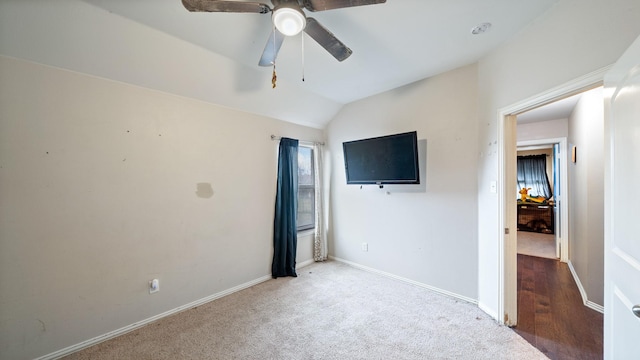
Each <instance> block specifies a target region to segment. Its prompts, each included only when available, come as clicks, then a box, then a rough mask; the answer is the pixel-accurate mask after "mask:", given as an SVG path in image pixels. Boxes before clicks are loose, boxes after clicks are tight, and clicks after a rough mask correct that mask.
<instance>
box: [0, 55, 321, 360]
mask: <svg viewBox="0 0 640 360" xmlns="http://www.w3.org/2000/svg"><path fill="white" fill-rule="evenodd" d="M271 134H276V135H282V136H289V137H297V138H301V139H307V140H322V137H323V134H322V132H321V131H320V130H317V129H312V128H307V127H303V126H299V125H293V124H290V123H285V122H282V121H278V120H274V119H270V118H265V117H261V116H257V115H251V114H247V113H243V112H238V111H234V110H229V109H226V108H222V107H219V106H215V105H211V104H208V103H204V102H201V101H197V100H191V99H186V98H182V97H178V96H174V95H168V94H164V93H160V92H157V91H152V90H147V89H144V88H139V87H136V86H131V85H126V84H122V83H118V82H113V81H109V80H104V79H100V78H95V77H90V76H86V75H81V74H77V73H72V72H68V71H65V70H60V69H56V68H51V67H47V66H43V65H38V64H34V63H30V62H26V61H22V60H16V59H10V58H6V57H1V56H0V199H2V200H1V201H0V358H2V359H31V358H34V357H37V356H41V355H45V354H48V353H51V352H54V351H56V350H60V349H63V348H65V347H68V346H72V345H75V344H78V343H80V342H82V341H84V340H87V339H90V338H93V337H96V336H99V335H102V334H105V333H107V332H109V331H113V330H116V329H119V328H122V327H124V326H127V325H130V324H133V323H135V322H137V321H141V320H144V319H147V318H149V317H152V316H155V315H158V314H161V313H163V312H165V311H168V310H171V309H174V308H176V307H179V306H182V305H185V304H188V303H190V302H193V301H196V300H198V299H201V298H204V297H207V296H209V295H212V294H216V293H219V292H222V291H225V290H227V289H230V288H233V287H235V286H238V285H241V284H244V283H247V282H250V281H253V280H256V279H259V278H262V277H265V276H266V277H267V278H268V276H269V274H270V265H271V259H272V237H271V234H272V223H273V206H274V199H275V178H276V164H277V159H276V156H277V146H278V144H277V142H275V141H272V140H271V139H270V135H271ZM199 183H206V184H210V185H211V189H212V190H213V194H212V196H211V197H202V196H204V195H206V194H202V193H201V196H198V195H197V194H196V191H197V184H199ZM204 187H205V188H206V185H205V186H204ZM205 190H206V189H205ZM205 192H206V191H205ZM305 241H306V242H309V243H308V244H307V243H305ZM310 241H311V239H309V237H308V236H307V237H306V238H304V237H303V238H301V239H300V242H301V243H302V245H301V247H300V248H301V251H300V252H299V257H298V261H299V262H302V261H306V260H310V259H311V258H312V256H311V253H310V249H311V245H310ZM152 278H159V279H160V292H158V293H156V294H153V295H150V294H149V293H148V291H147V282H148V281H149V280H150V279H152Z"/></svg>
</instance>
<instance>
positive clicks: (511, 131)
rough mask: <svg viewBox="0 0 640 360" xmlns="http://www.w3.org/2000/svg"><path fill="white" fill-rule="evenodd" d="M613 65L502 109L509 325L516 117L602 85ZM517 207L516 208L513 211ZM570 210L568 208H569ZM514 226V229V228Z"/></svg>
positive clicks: (501, 202)
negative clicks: (512, 184)
mask: <svg viewBox="0 0 640 360" xmlns="http://www.w3.org/2000/svg"><path fill="white" fill-rule="evenodd" d="M611 67H612V65H609V66H606V67H603V68H601V69H598V70H596V71H593V72H591V73H589V74H586V75H584V76H581V77H579V78H576V79H574V80H571V81H568V82H566V83H564V84H562V85H560V86H557V87H554V88H552V89H550V90H547V91H545V92H542V93H540V94H537V95H534V96H532V97H530V98H528V99H524V100H522V101H519V102H516V103H514V104H511V105H509V106H506V107H503V108H500V109H498V114H497V116H498V119H497V120H498V122H497V124H498V129H497V130H498V179H499V181H498V224H497V225H498V234H503V235H502V236H499V237H498V252H499V254H498V262H499V264H498V269H499V272H500V273H499V275H498V276H499V284H498V285H499V296H498V314H502V316H503V317H502V319H503V322H504V324H505V325H507V326H516V325H517V323H518V297H517V292H518V289H517V276H516V274H517V272H518V264H517V247H516V243H515V239H516V238H517V234H516V228H515V224H516V223H517V219H516V216H517V215H516V211H515V208H516V200H517V199H516V197H515V196H513V194H514V193H515V192H513V191H511V190H512V188H513V186H509V185H508V184H511V183H515V174H514V173H513V172H512V171H511V169H512V168H513V165H512V164H511V162H513V161H514V159H515V157H516V155H515V153H516V151H517V150H516V146H515V144H516V132H515V124H514V123H512V122H513V121H515V120H513V119H514V118H515V116H517V115H518V114H522V113H524V112H526V111H529V110H533V109H535V108H538V107H541V106H544V105H547V104H549V103H552V102H554V101H558V100H562V99H564V98H566V97H569V96H573V95H576V94H578V93H581V92H584V91H587V90H590V89H593V88H596V87H598V86H602V85H603V83H604V76H605V74H606V73H607V72H608V71H609V70H610V69H611ZM511 210H513V211H511ZM565 212H566V211H565ZM605 216H606V215H605ZM512 229H513V231H511V230H512ZM566 255H568V254H566Z"/></svg>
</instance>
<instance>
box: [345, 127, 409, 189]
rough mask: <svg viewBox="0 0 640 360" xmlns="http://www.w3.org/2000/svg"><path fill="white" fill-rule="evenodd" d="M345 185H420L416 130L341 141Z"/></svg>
mask: <svg viewBox="0 0 640 360" xmlns="http://www.w3.org/2000/svg"><path fill="white" fill-rule="evenodd" d="M342 149H343V151H344V167H345V171H346V173H347V184H378V185H383V184H420V171H419V169H418V137H417V133H416V132H415V131H412V132H407V133H402V134H395V135H388V136H381V137H376V138H370V139H363V140H356V141H348V142H344V143H342Z"/></svg>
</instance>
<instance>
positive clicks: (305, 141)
mask: <svg viewBox="0 0 640 360" xmlns="http://www.w3.org/2000/svg"><path fill="white" fill-rule="evenodd" d="M280 139H282V136H275V135H271V140H280ZM298 141H300V142H302V143H307V144H313V145H324V142H318V141H309V140H298Z"/></svg>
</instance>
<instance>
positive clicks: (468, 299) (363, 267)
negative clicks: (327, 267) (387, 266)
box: [329, 256, 478, 305]
mask: <svg viewBox="0 0 640 360" xmlns="http://www.w3.org/2000/svg"><path fill="white" fill-rule="evenodd" d="M329 259H331V260H335V261H338V262H341V263H343V264H346V265H349V266H351V267H354V268H357V269H360V270H364V271H368V272H370V273H374V274H377V275H382V276H385V277H388V278H391V279H394V280H399V281H402V282H404V283H407V284H411V285H415V286H418V287H421V288H425V289H427V290H431V291H434V292H437V293H440V294H443V295H446V296H449V297H452V298H456V299H459V300H462V301H466V302H468V303H471V304H474V305H478V300H476V299H472V298H470V297H466V296H462V295H460V294H456V293H453V292H451V291H447V290H443V289H440V288H437V287H434V286H431V285H427V284H424V283H421V282H418V281H415V280H411V279H407V278H404V277H402V276H398V275H394V274H391V273H388V272H384V271H381V270H377V269H374V268H370V267H368V266H364V265H360V264H358V263H354V262H352V261H348V260H345V259H341V258H337V257H335V256H329Z"/></svg>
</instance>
